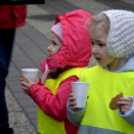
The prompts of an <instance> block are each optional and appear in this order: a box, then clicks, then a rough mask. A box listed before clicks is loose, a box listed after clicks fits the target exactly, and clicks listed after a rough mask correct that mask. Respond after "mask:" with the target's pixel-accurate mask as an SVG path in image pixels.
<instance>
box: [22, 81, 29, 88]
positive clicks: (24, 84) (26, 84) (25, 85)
mask: <svg viewBox="0 0 134 134" xmlns="http://www.w3.org/2000/svg"><path fill="white" fill-rule="evenodd" d="M21 86H24V87H29V84H28V83H26V82H24V81H22V82H21Z"/></svg>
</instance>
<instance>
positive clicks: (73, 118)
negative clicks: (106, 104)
mask: <svg viewBox="0 0 134 134" xmlns="http://www.w3.org/2000/svg"><path fill="white" fill-rule="evenodd" d="M86 108H87V103H86V106H85V107H84V108H76V109H75V110H71V109H70V106H69V101H67V118H68V120H69V121H70V122H71V123H72V124H74V125H76V126H80V123H81V120H82V118H83V116H84V114H85V111H86Z"/></svg>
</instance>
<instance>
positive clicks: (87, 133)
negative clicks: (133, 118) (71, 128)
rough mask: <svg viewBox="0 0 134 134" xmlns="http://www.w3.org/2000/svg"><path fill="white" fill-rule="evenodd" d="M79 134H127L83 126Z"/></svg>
mask: <svg viewBox="0 0 134 134" xmlns="http://www.w3.org/2000/svg"><path fill="white" fill-rule="evenodd" d="M77 134H125V133H120V132H118V131H114V130H108V129H104V128H98V127H90V126H83V125H81V126H80V127H79V131H78V133H77Z"/></svg>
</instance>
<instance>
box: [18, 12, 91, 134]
mask: <svg viewBox="0 0 134 134" xmlns="http://www.w3.org/2000/svg"><path fill="white" fill-rule="evenodd" d="M90 17H91V14H90V13H88V12H87V11H84V10H75V11H71V12H68V13H66V14H64V15H58V16H57V17H56V20H55V25H54V26H53V27H52V28H51V35H50V41H51V44H50V46H49V47H48V51H49V57H47V58H46V60H45V61H43V62H41V63H40V65H41V69H42V72H43V73H44V74H43V77H42V81H41V83H34V82H32V81H31V80H29V79H28V78H27V77H25V76H22V78H23V79H25V80H26V81H27V83H26V82H25V81H23V80H22V82H21V85H22V89H23V90H24V92H25V93H27V94H28V95H29V96H30V97H31V98H32V99H33V100H34V101H35V103H36V104H37V105H38V106H39V108H38V134H76V133H77V131H78V127H77V126H75V125H73V124H72V123H70V122H69V121H68V119H67V113H66V111H67V109H66V102H67V99H68V95H69V93H71V92H72V91H71V82H72V81H78V80H79V76H80V74H81V73H82V72H83V71H84V70H86V69H87V67H88V63H89V60H90V57H91V45H92V44H91V42H90V40H89V32H88V31H87V30H86V29H85V27H84V26H85V22H86V20H88V18H90ZM86 26H87V27H88V28H89V23H88V24H87V25H86Z"/></svg>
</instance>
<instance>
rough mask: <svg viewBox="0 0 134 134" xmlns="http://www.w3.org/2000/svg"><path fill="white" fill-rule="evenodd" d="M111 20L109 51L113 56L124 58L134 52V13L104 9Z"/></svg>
mask: <svg viewBox="0 0 134 134" xmlns="http://www.w3.org/2000/svg"><path fill="white" fill-rule="evenodd" d="M103 13H104V14H105V15H106V16H107V17H108V18H109V21H110V29H109V34H108V38H107V42H106V45H107V51H108V54H109V55H111V56H112V57H116V58H123V57H126V56H127V55H129V54H131V53H133V52H134V13H133V12H131V11H126V10H108V11H103V12H101V13H100V14H99V15H101V14H103Z"/></svg>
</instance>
